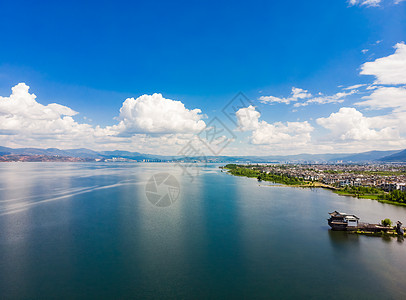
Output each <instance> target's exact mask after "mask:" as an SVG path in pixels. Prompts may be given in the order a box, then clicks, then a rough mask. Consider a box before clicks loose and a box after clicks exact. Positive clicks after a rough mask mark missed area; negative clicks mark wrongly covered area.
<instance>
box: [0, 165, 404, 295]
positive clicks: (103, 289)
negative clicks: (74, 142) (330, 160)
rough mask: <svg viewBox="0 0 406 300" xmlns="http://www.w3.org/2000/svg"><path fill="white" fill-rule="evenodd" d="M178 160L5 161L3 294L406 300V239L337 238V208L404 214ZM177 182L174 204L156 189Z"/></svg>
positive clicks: (363, 214) (0, 197)
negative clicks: (168, 178) (333, 225)
mask: <svg viewBox="0 0 406 300" xmlns="http://www.w3.org/2000/svg"><path fill="white" fill-rule="evenodd" d="M218 166H219V165H210V166H206V167H203V166H202V167H200V168H199V174H197V175H196V176H194V177H193V178H191V177H190V176H188V175H187V174H183V173H182V169H180V168H179V167H176V166H174V165H173V164H166V163H145V164H144V163H143V164H135V163H111V164H108V163H2V164H0V228H1V232H0V296H1V298H2V299H22V298H25V299H26V298H31V299H32V298H41V299H46V298H54V299H55V298H59V299H72V298H98V299H100V298H187V299H207V298H211V299H224V298H251V299H253V298H266V299H269V298H279V299H295V298H313V299H326V298H327V297H328V298H330V299H343V298H344V299H345V298H347V299H348V298H350V299H352V298H360V299H402V298H403V299H405V298H406V286H405V284H404V277H405V270H406V246H405V245H406V244H405V243H404V242H403V241H402V240H398V239H397V238H387V239H385V238H380V237H368V236H359V235H351V234H346V233H345V232H332V231H330V230H329V227H328V225H327V218H328V217H329V216H328V212H331V211H334V210H338V211H342V212H347V213H352V214H355V215H357V216H358V217H360V218H361V221H363V222H369V223H377V222H379V221H380V220H381V219H384V218H390V219H391V220H392V221H397V220H400V221H403V223H404V224H406V207H399V206H393V205H389V204H383V203H379V202H378V201H374V200H368V199H357V198H353V197H345V196H340V195H337V194H334V193H333V192H331V191H329V190H324V189H309V188H292V187H286V186H278V185H272V184H271V183H268V182H261V183H259V182H258V181H257V180H256V179H252V178H244V177H234V176H231V175H229V174H227V173H225V172H221V170H220V169H219V168H218ZM159 173H168V174H171V175H173V176H174V177H175V178H176V180H177V181H178V182H179V186H180V189H179V195H177V194H176V197H175V198H174V199H173V200H174V201H173V203H172V204H171V205H169V206H167V207H159V206H156V205H154V204H153V203H152V202H151V201H150V200H149V199H150V198H147V196H146V185H147V183H148V182H149V180H150V179H151V177H152V176H153V175H155V174H159Z"/></svg>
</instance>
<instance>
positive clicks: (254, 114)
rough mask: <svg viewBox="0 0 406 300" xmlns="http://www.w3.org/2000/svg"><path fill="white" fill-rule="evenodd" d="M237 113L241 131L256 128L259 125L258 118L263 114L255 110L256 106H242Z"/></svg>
mask: <svg viewBox="0 0 406 300" xmlns="http://www.w3.org/2000/svg"><path fill="white" fill-rule="evenodd" d="M235 114H236V116H237V121H238V125H239V128H240V129H241V131H249V130H255V129H256V128H258V127H259V123H258V120H259V117H260V116H261V114H260V113H259V112H258V111H256V110H255V107H254V106H252V105H250V106H248V107H246V108H241V109H239V110H238V111H237V112H236V113H235Z"/></svg>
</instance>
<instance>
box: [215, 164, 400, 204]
mask: <svg viewBox="0 0 406 300" xmlns="http://www.w3.org/2000/svg"><path fill="white" fill-rule="evenodd" d="M223 170H224V168H223ZM225 170H227V171H226V173H227V174H230V175H232V176H236V177H245V178H255V177H250V176H245V175H236V174H232V173H231V172H230V171H231V170H230V169H225ZM263 181H266V182H273V183H276V184H278V185H281V186H286V187H296V188H323V189H327V190H330V191H332V192H333V193H335V194H337V195H339V196H345V197H353V198H358V199H369V200H375V201H378V202H380V203H384V204H391V205H396V206H403V207H406V203H399V202H395V201H390V200H384V199H378V198H376V196H377V195H375V194H371V195H355V194H348V193H347V194H346V193H343V192H340V191H341V190H340V189H338V188H336V187H333V186H330V185H327V184H324V183H320V182H312V183H309V184H285V183H280V182H275V181H269V180H263Z"/></svg>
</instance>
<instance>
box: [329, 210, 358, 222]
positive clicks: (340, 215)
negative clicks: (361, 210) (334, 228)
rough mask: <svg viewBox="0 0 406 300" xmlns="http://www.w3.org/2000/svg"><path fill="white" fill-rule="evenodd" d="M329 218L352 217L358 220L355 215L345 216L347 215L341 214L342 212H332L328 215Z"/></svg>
mask: <svg viewBox="0 0 406 300" xmlns="http://www.w3.org/2000/svg"><path fill="white" fill-rule="evenodd" d="M328 214H329V215H330V216H332V217H343V218H344V217H354V218H355V219H357V220H359V218H358V217H357V216H356V215H351V214H347V213H342V212H338V211H336V210H335V211H333V212H331V213H328Z"/></svg>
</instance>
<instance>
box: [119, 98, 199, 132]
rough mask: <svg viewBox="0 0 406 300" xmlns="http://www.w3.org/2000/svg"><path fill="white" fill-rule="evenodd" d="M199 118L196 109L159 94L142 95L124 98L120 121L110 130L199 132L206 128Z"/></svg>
mask: <svg viewBox="0 0 406 300" xmlns="http://www.w3.org/2000/svg"><path fill="white" fill-rule="evenodd" d="M202 118H203V115H201V110H200V109H192V110H189V109H187V108H186V107H185V105H184V104H183V103H182V102H180V101H175V100H171V99H166V98H164V97H163V96H162V95H161V94H153V95H142V96H140V97H138V98H137V99H134V98H128V99H126V100H125V101H124V103H123V105H122V107H121V109H120V116H119V120H120V123H119V124H118V125H117V126H114V127H113V130H118V131H119V132H120V134H136V133H154V134H156V133H159V134H168V133H191V132H199V131H201V130H202V129H204V128H205V127H206V124H205V122H204V121H203V120H201V119H202Z"/></svg>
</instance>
